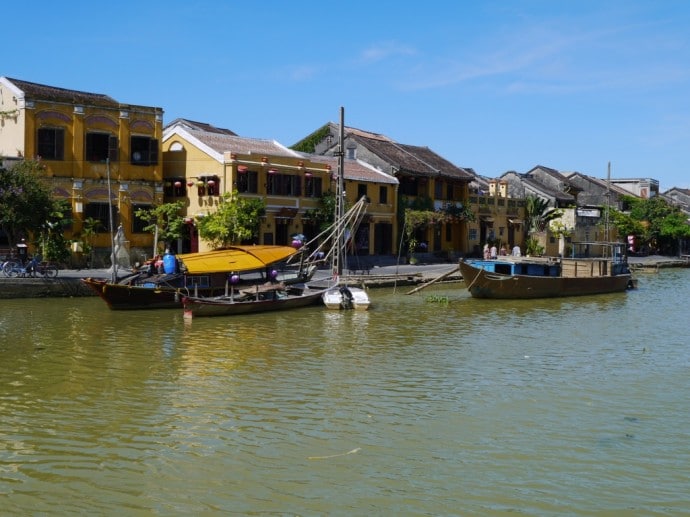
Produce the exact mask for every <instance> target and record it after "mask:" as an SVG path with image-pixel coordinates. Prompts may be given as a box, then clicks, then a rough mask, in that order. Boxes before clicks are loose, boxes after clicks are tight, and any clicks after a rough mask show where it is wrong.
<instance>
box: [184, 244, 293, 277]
mask: <svg viewBox="0 0 690 517" xmlns="http://www.w3.org/2000/svg"><path fill="white" fill-rule="evenodd" d="M295 253H297V250H296V249H295V248H292V247H291V246H270V245H260V246H230V247H228V248H224V249H222V250H213V251H204V252H201V253H183V254H182V255H178V256H177V258H178V259H179V260H180V261H181V262H182V263H183V264H184V265H185V267H186V269H187V272H189V273H192V274H203V273H230V272H235V271H237V272H240V271H250V270H253V269H261V268H264V267H266V266H268V265H270V264H273V263H274V262H280V261H281V260H286V259H287V258H289V257H291V256H292V255H294V254H295Z"/></svg>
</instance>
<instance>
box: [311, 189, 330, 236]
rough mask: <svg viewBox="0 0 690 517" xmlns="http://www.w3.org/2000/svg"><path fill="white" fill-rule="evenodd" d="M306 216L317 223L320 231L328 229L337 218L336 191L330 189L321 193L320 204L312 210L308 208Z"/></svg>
mask: <svg viewBox="0 0 690 517" xmlns="http://www.w3.org/2000/svg"><path fill="white" fill-rule="evenodd" d="M305 218H306V219H309V220H310V221H311V222H312V223H313V224H315V225H316V226H317V228H318V229H319V232H323V231H326V230H327V229H328V227H330V226H331V225H332V224H333V223H334V220H335V193H334V192H333V191H332V190H329V191H328V192H324V193H323V194H321V197H320V198H319V205H318V206H317V207H316V208H314V209H312V210H307V211H306V213H305Z"/></svg>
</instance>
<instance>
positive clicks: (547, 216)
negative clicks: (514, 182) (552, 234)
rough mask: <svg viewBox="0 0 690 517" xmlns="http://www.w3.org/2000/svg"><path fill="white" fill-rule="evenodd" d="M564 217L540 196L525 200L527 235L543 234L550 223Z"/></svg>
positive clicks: (529, 197) (528, 197)
mask: <svg viewBox="0 0 690 517" xmlns="http://www.w3.org/2000/svg"><path fill="white" fill-rule="evenodd" d="M562 215H563V212H562V211H561V210H557V209H551V207H549V202H548V201H547V200H546V199H544V198H541V197H538V196H532V195H530V196H527V197H526V198H525V224H526V226H527V233H535V232H543V231H544V230H546V227H547V225H548V223H549V221H553V220H554V219H558V218H559V217H561V216H562Z"/></svg>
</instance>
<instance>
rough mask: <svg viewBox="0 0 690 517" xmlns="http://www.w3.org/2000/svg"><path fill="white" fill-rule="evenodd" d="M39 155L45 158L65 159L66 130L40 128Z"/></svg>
mask: <svg viewBox="0 0 690 517" xmlns="http://www.w3.org/2000/svg"><path fill="white" fill-rule="evenodd" d="M37 148H38V149H37V150H38V156H40V157H41V158H43V159H44V160H64V159H65V130H64V129H63V128H50V127H43V128H41V129H39V130H38V142H37Z"/></svg>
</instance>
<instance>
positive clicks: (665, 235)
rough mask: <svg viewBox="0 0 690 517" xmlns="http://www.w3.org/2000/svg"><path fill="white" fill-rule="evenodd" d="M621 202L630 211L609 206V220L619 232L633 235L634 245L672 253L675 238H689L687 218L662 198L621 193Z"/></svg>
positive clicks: (689, 229) (676, 247)
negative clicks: (622, 196) (639, 196)
mask: <svg viewBox="0 0 690 517" xmlns="http://www.w3.org/2000/svg"><path fill="white" fill-rule="evenodd" d="M623 201H624V203H625V204H626V205H627V206H628V207H629V208H630V210H629V211H628V212H621V211H618V210H615V209H611V212H610V213H611V222H612V224H613V225H614V226H615V227H616V229H617V230H618V233H619V234H620V235H634V236H635V241H636V242H637V245H638V247H646V248H647V249H649V250H651V251H652V252H657V253H662V254H667V255H673V254H676V253H677V252H678V245H679V240H680V239H687V238H690V225H688V223H687V217H686V216H685V214H683V212H682V211H681V209H680V208H679V207H677V206H673V205H670V204H669V203H668V202H666V200H665V199H663V198H661V197H659V196H654V197H652V198H649V199H640V198H637V197H634V196H625V197H624V199H623Z"/></svg>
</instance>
